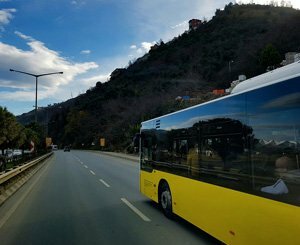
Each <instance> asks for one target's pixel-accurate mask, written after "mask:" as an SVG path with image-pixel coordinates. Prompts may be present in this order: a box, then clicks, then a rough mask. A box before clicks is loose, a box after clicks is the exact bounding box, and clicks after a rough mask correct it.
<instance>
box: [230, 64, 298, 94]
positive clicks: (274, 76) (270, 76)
mask: <svg viewBox="0 0 300 245" xmlns="http://www.w3.org/2000/svg"><path fill="white" fill-rule="evenodd" d="M297 76H300V61H297V62H294V63H292V64H289V65H286V66H283V67H280V68H277V69H275V70H272V71H269V72H267V73H264V74H261V75H259V76H256V77H252V78H250V79H247V80H245V81H243V82H241V83H239V84H238V85H236V86H235V87H234V88H233V89H232V91H231V93H232V94H235V93H240V92H245V91H249V90H254V89H257V88H259V87H264V86H268V85H271V84H274V83H278V82H281V81H284V80H288V79H291V78H294V77H297Z"/></svg>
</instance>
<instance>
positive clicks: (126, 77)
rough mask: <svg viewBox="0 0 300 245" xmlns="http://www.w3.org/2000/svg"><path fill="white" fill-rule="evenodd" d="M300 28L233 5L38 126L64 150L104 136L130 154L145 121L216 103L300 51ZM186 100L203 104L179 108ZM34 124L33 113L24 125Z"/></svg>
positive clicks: (43, 114)
mask: <svg viewBox="0 0 300 245" xmlns="http://www.w3.org/2000/svg"><path fill="white" fill-rule="evenodd" d="M299 23H300V11H299V10H295V9H292V8H287V7H273V6H264V5H263V6H262V5H237V4H235V5H233V4H229V5H227V6H225V8H224V10H216V13H215V16H214V17H213V18H212V19H211V20H210V21H208V22H204V23H203V24H202V25H201V26H200V27H199V28H198V29H196V30H193V31H189V32H186V33H183V34H182V35H180V36H178V37H176V38H174V39H173V40H172V41H170V42H168V43H163V42H160V43H158V44H157V45H156V46H155V49H154V48H153V49H151V50H150V52H149V53H148V54H146V55H144V56H143V57H142V58H140V59H138V60H136V61H135V62H134V63H132V64H131V65H130V66H128V67H127V68H126V69H119V70H116V71H115V72H114V73H113V74H112V76H111V79H110V80H109V81H108V82H107V83H103V84H102V83H100V82H97V83H96V81H95V83H96V85H95V87H93V88H91V89H89V90H87V91H86V93H85V94H82V95H80V96H78V97H76V98H74V99H72V100H69V101H67V102H65V103H61V104H59V105H55V106H52V107H49V108H48V110H41V111H40V113H39V121H40V122H41V121H42V122H45V123H46V124H47V122H46V121H47V118H48V131H49V135H50V136H51V137H52V138H53V139H54V141H55V143H58V144H62V145H64V144H72V145H73V147H90V146H91V143H92V142H94V143H95V144H96V145H98V144H99V143H98V142H99V138H100V137H104V138H106V141H107V143H108V144H107V147H108V148H109V149H113V150H121V149H125V148H127V147H128V146H129V145H130V142H131V139H132V136H133V135H134V133H135V132H137V131H138V128H139V125H140V122H141V121H143V120H146V119H150V118H152V117H156V116H159V115H162V114H165V113H169V112H172V111H175V110H179V109H181V108H184V107H186V106H190V105H191V104H193V103H200V102H202V101H207V100H209V99H212V98H213V96H212V94H211V93H209V92H210V91H212V89H215V88H226V87H229V84H230V81H231V80H232V79H236V78H237V76H238V75H240V74H245V75H246V76H247V77H253V76H255V75H258V74H261V73H263V72H264V71H265V70H266V67H267V66H268V65H277V64H279V63H280V61H281V60H282V59H283V58H284V54H285V53H286V52H290V51H300V50H299V48H300V47H299V43H300V33H299V32H297V31H295V30H297V29H298V24H299ZM270 46H271V47H272V51H273V52H272V54H269V57H267V59H266V57H265V56H264V54H265V53H266V52H264V51H265V50H266V49H267V47H270ZM274 54H275V55H274ZM231 61H233V62H231ZM229 62H230V64H231V72H229V65H228V64H229ZM179 95H180V96H182V95H189V96H191V97H193V98H197V99H196V100H194V102H192V103H187V102H185V103H180V102H178V101H176V100H175V98H176V97H177V96H179ZM32 118H33V113H32V112H31V113H27V114H23V115H21V116H20V117H19V118H18V120H19V121H20V122H22V123H24V124H25V123H28V122H29V121H30V120H32Z"/></svg>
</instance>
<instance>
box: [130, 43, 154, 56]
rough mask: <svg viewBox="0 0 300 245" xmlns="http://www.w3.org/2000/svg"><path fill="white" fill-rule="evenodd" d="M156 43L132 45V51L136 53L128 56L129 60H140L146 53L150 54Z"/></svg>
mask: <svg viewBox="0 0 300 245" xmlns="http://www.w3.org/2000/svg"><path fill="white" fill-rule="evenodd" d="M155 43H156V42H142V43H141V44H140V45H135V44H133V45H131V46H130V49H131V50H133V51H134V53H130V54H129V55H128V57H129V58H138V57H140V56H142V55H144V54H145V53H148V52H149V50H150V49H151V47H152V46H153V45H154V44H155Z"/></svg>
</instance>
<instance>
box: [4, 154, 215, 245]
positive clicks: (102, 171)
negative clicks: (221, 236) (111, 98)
mask: <svg viewBox="0 0 300 245" xmlns="http://www.w3.org/2000/svg"><path fill="white" fill-rule="evenodd" d="M0 239H1V244H2V245H3V244H165V243H166V244H215V243H216V241H215V240H214V239H212V238H211V237H209V236H208V235H206V234H205V233H203V232H202V231H201V230H199V229H197V228H195V227H194V226H192V225H190V224H188V223H187V222H185V221H183V220H181V219H175V220H174V221H172V220H169V219H167V218H166V217H165V216H164V215H163V214H162V213H161V212H160V210H159V208H158V206H157V205H156V204H155V203H153V202H152V201H150V200H148V199H147V198H146V197H144V196H142V195H141V194H140V193H139V167H138V164H137V163H135V162H132V161H128V160H124V159H120V158H115V157H110V156H106V155H100V154H99V153H95V152H86V151H71V152H62V151H57V152H55V154H54V157H52V158H51V159H50V160H49V161H48V162H47V163H46V164H45V166H44V167H43V168H42V169H41V170H40V171H39V173H37V174H36V175H35V176H34V177H33V178H32V179H31V180H30V181H29V182H28V183H26V185H25V186H24V187H22V189H20V190H19V191H18V192H17V194H15V196H13V198H11V199H9V200H8V201H7V202H6V203H5V204H4V205H3V206H2V207H0Z"/></svg>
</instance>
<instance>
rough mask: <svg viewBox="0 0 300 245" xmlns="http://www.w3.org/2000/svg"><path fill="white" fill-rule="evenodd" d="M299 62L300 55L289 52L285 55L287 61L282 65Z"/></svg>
mask: <svg viewBox="0 0 300 245" xmlns="http://www.w3.org/2000/svg"><path fill="white" fill-rule="evenodd" d="M299 60H300V53H297V52H288V53H286V54H285V59H284V60H283V61H282V62H281V63H280V64H281V65H283V66H286V65H289V64H292V63H294V62H296V61H299Z"/></svg>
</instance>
